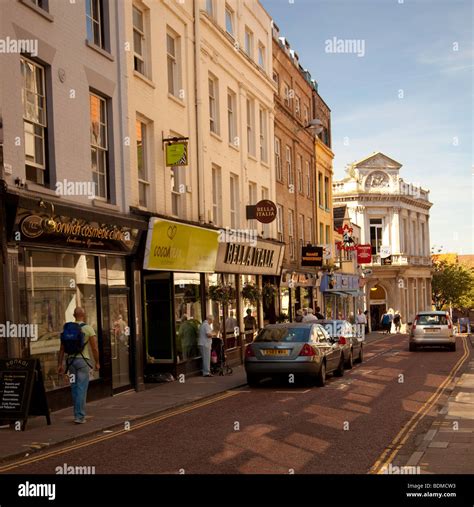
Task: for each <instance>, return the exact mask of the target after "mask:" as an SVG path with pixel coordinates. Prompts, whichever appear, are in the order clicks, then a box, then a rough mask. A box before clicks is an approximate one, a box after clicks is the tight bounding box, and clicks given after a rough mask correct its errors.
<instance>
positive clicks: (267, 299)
mask: <svg viewBox="0 0 474 507" xmlns="http://www.w3.org/2000/svg"><path fill="white" fill-rule="evenodd" d="M277 293H278V289H277V287H276V285H273V284H271V283H266V284H265V285H264V286H263V290H262V296H263V301H264V303H265V305H267V306H268V305H270V304H272V302H273V299H274V297H275V296H276V295H277Z"/></svg>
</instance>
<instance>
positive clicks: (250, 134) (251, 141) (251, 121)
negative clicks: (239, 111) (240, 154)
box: [247, 99, 255, 156]
mask: <svg viewBox="0 0 474 507" xmlns="http://www.w3.org/2000/svg"><path fill="white" fill-rule="evenodd" d="M247 151H248V153H249V155H253V156H255V101H254V100H253V99H247Z"/></svg>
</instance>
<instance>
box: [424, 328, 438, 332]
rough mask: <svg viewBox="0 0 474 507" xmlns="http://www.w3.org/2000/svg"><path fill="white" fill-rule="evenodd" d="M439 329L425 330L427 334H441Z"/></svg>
mask: <svg viewBox="0 0 474 507" xmlns="http://www.w3.org/2000/svg"><path fill="white" fill-rule="evenodd" d="M439 331H440V330H439V329H430V328H426V329H425V333H439Z"/></svg>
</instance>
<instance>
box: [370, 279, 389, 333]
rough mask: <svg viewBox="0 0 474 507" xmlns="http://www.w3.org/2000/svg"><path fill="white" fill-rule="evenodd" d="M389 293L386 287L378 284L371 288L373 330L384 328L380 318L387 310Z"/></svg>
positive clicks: (371, 321)
mask: <svg viewBox="0 0 474 507" xmlns="http://www.w3.org/2000/svg"><path fill="white" fill-rule="evenodd" d="M386 298H387V295H386V292H385V289H384V288H383V287H382V286H380V285H376V286H375V287H372V288H371V289H370V323H371V329H372V331H377V330H380V329H382V324H381V323H380V320H381V319H382V315H383V314H384V313H385V312H386V311H387V300H386Z"/></svg>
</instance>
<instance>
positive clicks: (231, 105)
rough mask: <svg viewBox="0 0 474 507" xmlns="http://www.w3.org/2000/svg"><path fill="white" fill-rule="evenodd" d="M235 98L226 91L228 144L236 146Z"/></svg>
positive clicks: (230, 92) (233, 94) (229, 91)
mask: <svg viewBox="0 0 474 507" xmlns="http://www.w3.org/2000/svg"><path fill="white" fill-rule="evenodd" d="M235 106H236V97H235V93H234V92H233V91H232V90H229V89H228V90H227V128H228V131H229V143H231V144H232V145H233V146H238V144H239V143H238V139H237V112H236V109H235Z"/></svg>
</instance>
